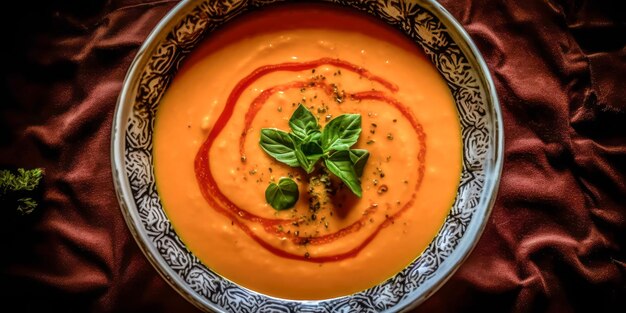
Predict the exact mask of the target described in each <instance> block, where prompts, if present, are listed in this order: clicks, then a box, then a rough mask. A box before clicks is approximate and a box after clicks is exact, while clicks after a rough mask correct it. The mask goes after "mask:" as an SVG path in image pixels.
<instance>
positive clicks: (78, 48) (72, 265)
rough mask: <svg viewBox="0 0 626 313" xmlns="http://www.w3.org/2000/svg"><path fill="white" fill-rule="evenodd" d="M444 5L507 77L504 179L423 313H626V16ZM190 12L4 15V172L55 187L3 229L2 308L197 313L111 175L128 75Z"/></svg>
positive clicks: (572, 8)
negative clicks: (146, 47)
mask: <svg viewBox="0 0 626 313" xmlns="http://www.w3.org/2000/svg"><path fill="white" fill-rule="evenodd" d="M441 2H442V4H443V5H444V6H445V7H446V8H447V9H448V10H449V11H450V12H451V13H452V15H454V16H455V17H456V18H457V19H458V20H459V21H460V22H461V24H463V25H464V26H465V27H466V29H467V30H468V32H469V33H470V35H471V37H472V38H473V39H474V41H475V42H476V44H477V45H478V48H479V49H480V51H481V52H482V53H483V55H484V58H485V59H486V61H487V64H488V66H489V68H490V70H491V72H492V74H493V77H494V80H495V83H496V87H497V91H498V95H499V98H500V101H501V105H502V111H503V115H504V128H505V134H506V148H505V163H504V171H503V177H502V182H501V185H500V192H499V196H498V201H497V202H496V205H495V207H494V210H493V214H492V217H491V219H490V221H489V223H488V225H487V228H486V230H485V233H484V235H483V236H482V238H481V240H480V242H479V243H478V245H477V247H476V249H475V250H474V252H473V253H472V254H471V256H470V257H469V258H468V260H467V261H466V262H465V263H464V264H463V265H462V266H461V268H460V269H459V271H458V272H457V273H456V274H455V275H454V276H453V277H452V278H451V279H450V281H449V282H448V283H447V284H445V285H444V286H443V287H442V288H441V290H439V291H438V292H437V293H435V294H434V295H433V296H432V297H431V298H430V299H429V300H427V301H426V302H425V303H424V304H423V305H422V306H420V307H419V308H417V309H416V310H415V311H416V312H480V311H483V310H487V309H490V311H495V312H625V311H626V204H625V202H626V100H625V99H626V88H625V87H626V86H625V84H624V79H626V8H625V7H624V5H623V4H619V3H620V2H619V1H582V0H580V1H574V0H571V1H556V0H555V1H538V0H533V1H498V0H475V1H470V0H466V1H454V0H442V1H441ZM175 3H176V1H152V2H149V1H139V0H108V1H106V0H92V1H80V0H70V1H48V2H44V3H42V4H36V3H31V2H26V1H19V2H17V3H16V4H15V5H17V6H18V8H17V9H10V10H8V9H6V10H3V11H2V13H0V15H1V17H2V18H1V19H0V20H1V22H0V23H1V25H2V29H3V34H4V35H5V37H8V38H7V39H8V40H6V41H5V42H4V45H3V49H2V54H3V57H2V58H0V62H1V64H2V66H1V67H0V69H1V70H2V81H1V82H0V86H1V89H0V90H1V91H2V95H3V96H2V101H1V102H0V168H1V167H28V168H31V167H44V168H45V169H46V174H47V175H46V178H45V188H44V200H43V204H42V205H41V206H40V209H39V214H35V215H34V216H31V217H27V218H10V217H7V218H3V220H2V221H0V226H1V227H0V232H1V233H0V242H1V244H2V245H1V247H2V249H3V253H2V254H1V255H2V256H1V257H0V287H2V289H0V290H3V292H2V293H0V294H1V296H0V297H1V298H0V299H2V304H3V307H4V308H12V307H14V308H17V309H16V310H17V311H20V312H43V311H53V312H56V311H66V312H197V310H196V309H195V308H194V307H193V306H192V305H191V304H189V303H188V302H186V300H184V299H183V298H182V297H181V296H179V295H178V294H177V293H176V292H175V291H174V290H173V289H172V288H171V287H169V286H168V285H167V284H166V283H165V282H164V281H163V280H162V279H161V278H160V277H159V276H158V274H157V273H156V271H155V270H154V269H153V268H152V267H151V266H150V264H149V263H148V262H147V260H146V258H145V257H144V256H143V254H142V253H141V252H140V250H139V249H138V246H137V244H136V243H135V241H134V240H133V238H132V236H131V235H130V233H129V232H128V230H127V228H126V225H125V223H124V221H123V218H122V215H121V213H120V210H119V207H118V204H117V200H116V197H115V194H114V191H113V183H112V176H111V168H110V132H111V122H112V120H111V119H112V115H113V111H114V109H115V102H116V98H117V96H118V93H119V91H120V88H121V85H122V81H123V79H124V75H125V74H126V71H127V69H128V67H129V65H130V62H131V61H132V59H133V58H134V56H135V54H136V52H137V49H138V48H139V46H140V45H141V43H142V42H143V41H144V40H145V38H146V37H147V35H148V33H149V32H150V30H151V29H152V28H153V27H154V26H155V25H156V23H157V22H158V21H159V20H160V19H161V18H162V17H163V16H164V15H165V14H166V13H167V11H168V10H169V9H170V8H172V7H173V6H174V5H175ZM1 209H2V210H7V208H1Z"/></svg>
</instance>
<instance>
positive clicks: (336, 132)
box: [321, 114, 361, 152]
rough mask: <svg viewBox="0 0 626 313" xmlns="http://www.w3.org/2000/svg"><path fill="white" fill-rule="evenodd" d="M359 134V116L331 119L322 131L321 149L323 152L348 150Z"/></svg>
mask: <svg viewBox="0 0 626 313" xmlns="http://www.w3.org/2000/svg"><path fill="white" fill-rule="evenodd" d="M360 134H361V115H359V114H342V115H339V116H337V117H336V118H334V119H332V120H331V121H330V122H328V124H326V126H325V127H324V130H323V131H322V138H321V139H322V148H323V149H324V152H329V151H331V150H348V149H350V147H351V146H352V145H353V144H355V143H356V142H357V140H359V135H360Z"/></svg>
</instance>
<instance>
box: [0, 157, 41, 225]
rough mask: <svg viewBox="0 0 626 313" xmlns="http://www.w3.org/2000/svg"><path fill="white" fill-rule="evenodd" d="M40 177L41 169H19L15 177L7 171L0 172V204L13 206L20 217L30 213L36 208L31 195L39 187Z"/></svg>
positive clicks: (35, 202)
mask: <svg viewBox="0 0 626 313" xmlns="http://www.w3.org/2000/svg"><path fill="white" fill-rule="evenodd" d="M42 177H43V169H40V168H36V169H32V170H25V169H23V168H20V169H18V170H17V175H15V174H13V173H12V172H11V171H8V170H0V203H5V204H7V203H8V204H9V205H7V206H13V205H15V206H16V210H17V212H19V213H20V214H22V215H26V214H30V213H32V212H33V211H34V210H35V208H36V207H37V201H35V200H34V199H33V198H32V196H33V195H32V193H33V191H34V190H35V189H36V188H37V187H38V186H39V182H40V181H41V178H42ZM3 206H4V205H3Z"/></svg>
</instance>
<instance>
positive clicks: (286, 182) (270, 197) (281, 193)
mask: <svg viewBox="0 0 626 313" xmlns="http://www.w3.org/2000/svg"><path fill="white" fill-rule="evenodd" d="M299 197H300V192H299V191H298V185H297V184H296V182H294V181H293V179H291V178H281V179H280V180H279V181H278V184H276V183H270V185H269V186H268V187H267V189H266V190H265V201H267V203H269V204H270V205H271V206H272V207H273V208H274V209H276V210H278V211H282V210H286V209H289V208H291V207H293V206H294V205H295V204H296V202H298V198H299Z"/></svg>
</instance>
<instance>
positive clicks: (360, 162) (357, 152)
mask: <svg viewBox="0 0 626 313" xmlns="http://www.w3.org/2000/svg"><path fill="white" fill-rule="evenodd" d="M369 157H370V153H369V152H368V151H367V150H363V149H350V161H351V162H352V166H353V167H354V172H355V173H356V176H357V177H361V176H363V168H365V163H367V159H369Z"/></svg>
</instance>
